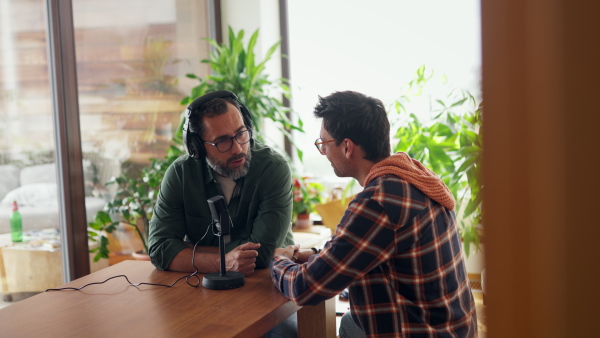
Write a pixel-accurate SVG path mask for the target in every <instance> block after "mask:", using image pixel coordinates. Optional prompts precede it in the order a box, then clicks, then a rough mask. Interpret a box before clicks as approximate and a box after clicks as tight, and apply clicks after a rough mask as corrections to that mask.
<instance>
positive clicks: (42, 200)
mask: <svg viewBox="0 0 600 338" xmlns="http://www.w3.org/2000/svg"><path fill="white" fill-rule="evenodd" d="M13 201H17V204H18V205H19V206H20V207H21V206H31V207H41V206H58V196H57V193H56V183H32V184H27V185H23V186H21V187H18V188H16V189H14V190H12V191H10V192H9V193H8V194H6V196H4V199H2V204H11V203H12V202H13Z"/></svg>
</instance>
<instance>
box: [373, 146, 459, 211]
mask: <svg viewBox="0 0 600 338" xmlns="http://www.w3.org/2000/svg"><path fill="white" fill-rule="evenodd" d="M387 174H391V175H395V176H398V177H400V178H401V179H403V180H405V181H407V182H408V183H410V184H412V185H414V186H415V187H417V189H419V190H421V191H422V192H423V193H424V194H425V195H427V196H428V197H429V198H431V199H432V200H434V201H436V202H438V203H440V204H441V205H443V206H444V207H446V208H448V209H449V210H454V207H455V205H456V202H455V201H454V196H452V193H451V192H450V190H449V189H448V187H447V186H446V184H444V182H443V181H442V180H441V179H440V178H439V177H438V176H437V175H436V174H435V173H434V172H433V171H431V170H429V169H428V168H427V167H425V166H424V165H423V164H422V163H421V162H419V161H417V160H414V159H412V158H410V156H408V155H407V154H406V153H403V152H398V153H395V154H394V155H392V156H390V157H388V158H386V159H385V160H383V161H381V162H379V163H377V164H375V165H374V166H373V168H371V170H370V171H369V174H368V175H367V178H366V179H365V184H364V185H363V186H364V187H366V186H367V185H368V184H369V183H370V182H371V181H372V180H374V179H376V178H377V177H380V176H383V175H387Z"/></svg>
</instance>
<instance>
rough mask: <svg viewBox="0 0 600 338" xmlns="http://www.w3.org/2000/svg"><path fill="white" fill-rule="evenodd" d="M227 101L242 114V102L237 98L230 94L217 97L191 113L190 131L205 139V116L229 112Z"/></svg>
mask: <svg viewBox="0 0 600 338" xmlns="http://www.w3.org/2000/svg"><path fill="white" fill-rule="evenodd" d="M227 103H231V104H232V105H233V106H234V107H235V108H236V109H237V110H238V112H239V113H240V114H241V106H240V103H239V102H238V101H237V100H236V99H235V98H233V97H228V96H225V97H216V98H214V99H212V100H209V101H207V102H206V103H204V104H202V105H201V106H200V107H198V108H196V109H194V110H193V111H192V112H191V113H190V117H189V125H190V131H192V132H194V133H196V134H198V135H200V138H202V139H203V137H204V131H205V130H204V123H203V121H204V117H205V116H206V117H214V116H218V115H223V114H225V113H226V112H227Z"/></svg>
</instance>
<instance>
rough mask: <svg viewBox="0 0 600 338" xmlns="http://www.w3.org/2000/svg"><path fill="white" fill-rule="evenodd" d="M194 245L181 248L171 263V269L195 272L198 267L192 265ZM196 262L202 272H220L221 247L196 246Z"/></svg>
mask: <svg viewBox="0 0 600 338" xmlns="http://www.w3.org/2000/svg"><path fill="white" fill-rule="evenodd" d="M192 253H193V252H192V247H188V248H186V249H183V250H181V251H180V252H179V253H178V254H177V255H176V256H175V257H174V258H173V260H172V261H171V264H169V270H170V271H181V272H194V271H196V268H194V266H193V265H192ZM194 264H195V265H196V267H197V268H198V272H200V273H211V272H218V271H219V270H220V265H219V248H217V247H206V246H203V247H196V254H195V255H194Z"/></svg>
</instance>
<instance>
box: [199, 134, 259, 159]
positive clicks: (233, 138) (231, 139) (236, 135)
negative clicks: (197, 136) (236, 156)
mask: <svg viewBox="0 0 600 338" xmlns="http://www.w3.org/2000/svg"><path fill="white" fill-rule="evenodd" d="M245 132H249V133H250V137H249V138H248V141H246V142H244V143H240V141H238V139H237V138H238V136H240V135H241V134H242V133H245ZM228 140H229V141H231V146H230V147H229V148H228V149H227V150H224V151H221V150H220V149H219V146H218V144H219V143H221V142H225V141H228ZM233 140H235V142H237V143H238V144H239V145H243V144H246V143H248V142H250V140H252V129H245V130H241V131H239V132H237V133H236V134H235V135H233V136H232V137H224V138H222V139H221V140H219V141H218V142H215V143H212V142H208V141H204V143H208V144H210V145H212V146H215V148H217V151H218V152H220V153H226V152H228V151H230V150H231V148H233Z"/></svg>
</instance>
